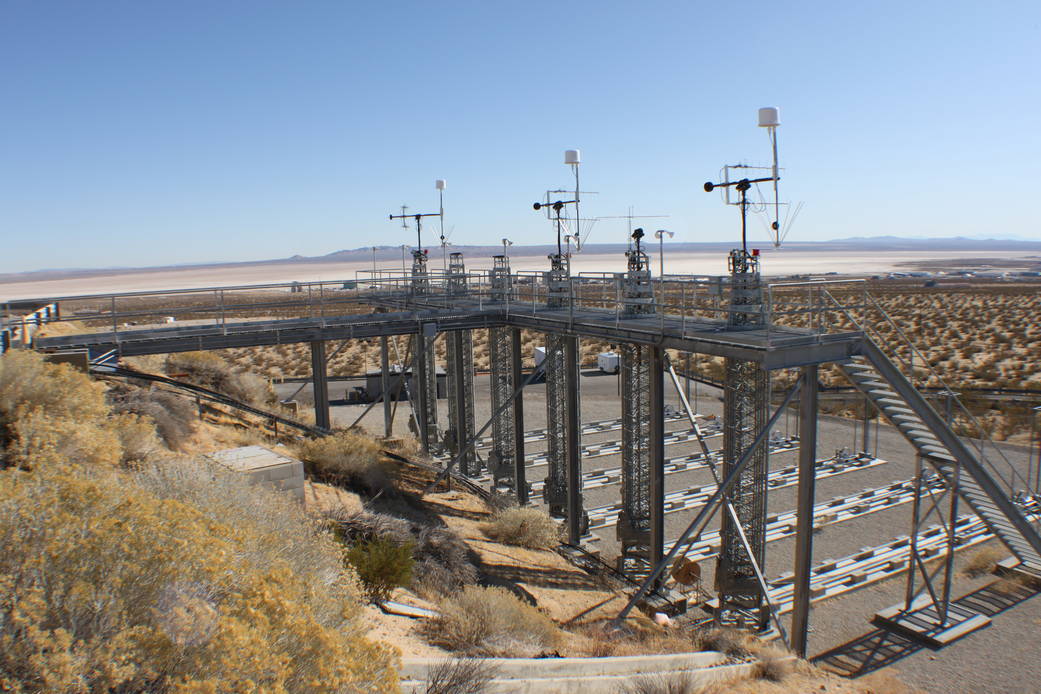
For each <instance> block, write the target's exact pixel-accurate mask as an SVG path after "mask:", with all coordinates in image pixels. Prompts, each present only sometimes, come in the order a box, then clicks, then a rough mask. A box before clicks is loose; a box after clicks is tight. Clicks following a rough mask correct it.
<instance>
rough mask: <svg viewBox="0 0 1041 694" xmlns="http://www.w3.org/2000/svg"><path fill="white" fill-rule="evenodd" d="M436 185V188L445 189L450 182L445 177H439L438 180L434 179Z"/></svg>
mask: <svg viewBox="0 0 1041 694" xmlns="http://www.w3.org/2000/svg"><path fill="white" fill-rule="evenodd" d="M434 186H435V187H436V188H437V189H438V190H444V189H445V188H447V187H448V182H447V181H445V179H443V178H439V179H437V180H436V181H434Z"/></svg>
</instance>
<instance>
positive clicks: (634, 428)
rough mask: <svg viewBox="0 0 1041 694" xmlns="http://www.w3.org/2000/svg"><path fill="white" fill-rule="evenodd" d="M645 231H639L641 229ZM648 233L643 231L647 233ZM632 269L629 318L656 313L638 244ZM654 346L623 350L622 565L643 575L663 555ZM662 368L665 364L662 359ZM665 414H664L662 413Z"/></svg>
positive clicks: (626, 302)
mask: <svg viewBox="0 0 1041 694" xmlns="http://www.w3.org/2000/svg"><path fill="white" fill-rule="evenodd" d="M638 231H639V230H638ZM641 236H642V233H641ZM625 255H626V257H627V258H628V269H627V271H626V273H625V278H624V280H623V284H622V304H623V311H624V313H625V315H626V316H627V317H629V318H634V317H639V316H649V315H653V314H654V312H655V307H654V289H653V287H652V285H651V271H650V266H649V265H648V260H647V254H646V253H644V252H643V250H641V249H640V242H639V238H637V240H636V247H635V248H634V249H632V250H629V251H627V252H626V254H625ZM655 349H658V348H656V347H653V346H651V345H643V344H636V343H632V342H623V343H622V344H621V345H620V347H619V352H620V353H621V390H622V510H621V513H620V514H619V516H618V524H617V526H616V528H617V534H618V535H617V537H618V540H619V542H621V545H622V549H621V554H620V555H619V556H618V569H619V570H620V571H623V572H625V573H626V574H628V575H630V576H633V577H637V576H641V575H646V573H647V571H648V570H649V569H650V567H651V566H653V565H654V564H655V563H656V562H657V561H658V559H659V558H660V554H661V548H657V549H655V548H653V547H652V541H651V516H652V513H653V509H652V499H651V478H652V466H653V461H652V460H651V448H652V441H651V436H652V432H651V419H652V415H651V409H652V407H651V379H652V377H653V376H654V374H652V373H651V370H652V363H651V362H652V352H653V351H654V350H655ZM658 369H659V371H660V369H661V363H660V358H659V360H658ZM659 416H660V413H659Z"/></svg>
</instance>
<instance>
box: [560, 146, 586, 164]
mask: <svg viewBox="0 0 1041 694" xmlns="http://www.w3.org/2000/svg"><path fill="white" fill-rule="evenodd" d="M564 163H565V164H571V165H576V164H581V163H582V155H581V154H580V153H579V151H578V150H577V149H566V150H564Z"/></svg>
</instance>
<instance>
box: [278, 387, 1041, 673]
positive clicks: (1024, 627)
mask: <svg viewBox="0 0 1041 694" xmlns="http://www.w3.org/2000/svg"><path fill="white" fill-rule="evenodd" d="M582 376H583V377H582V379H581V387H582V420H583V421H585V422H591V421H600V420H605V419H611V418H616V417H619V416H620V415H621V406H620V402H619V398H618V390H617V388H618V381H617V378H616V377H614V376H607V375H603V374H600V373H599V372H596V371H588V370H587V371H584V372H583V374H582ZM475 383H476V389H475V390H476V393H475V405H476V418H477V422H478V427H480V426H481V424H482V423H483V422H484V421H486V420H487V418H488V417H489V416H490V406H489V394H488V385H487V384H488V379H487V377H486V376H481V375H479V376H478V377H477V379H475ZM353 385H356V384H354V383H348V382H339V381H338V382H334V383H331V384H330V390H331V392H332V394H333V397H334V398H335V397H336V396H337V395H340V394H342V393H344V392H347V391H349V390H350V388H351V386H353ZM298 387H299V384H280V385H277V386H276V389H277V390H278V392H279V395H280V396H283V397H284V396H286V395H288V394H289V393H291V392H293V391H294V390H296V389H297V388H298ZM666 387H667V401H668V402H669V404H670V405H671V406H673V407H677V408H678V407H679V406H680V405H679V400H678V398H677V397H676V395H675V393H674V392H671V391H672V387H671V384H670V383H668V380H667V383H666ZM309 390H310V389H309V387H307V386H305V388H304V389H303V391H302V392H301V394H300V395H299V396H298V399H302V400H304V401H306V400H307V399H309V397H310V392H309ZM692 390H693V386H692ZM692 396H693V392H692ZM692 399H693V398H692ZM438 404H439V408H440V418H441V421H442V422H444V420H445V419H446V418H447V403H446V402H445V401H444V400H441V401H439V403H438ZM401 406H403V407H407V404H406V403H401ZM695 409H696V410H697V411H698V412H699V413H702V414H705V415H717V416H721V415H722V401H721V398H720V393H719V391H718V390H716V389H714V388H711V387H707V386H703V385H702V386H698V387H697V398H696V405H695ZM363 410H364V406H358V405H338V406H334V407H333V409H332V416H333V420H334V422H335V423H336V424H338V425H347V424H350V423H351V422H353V421H354V419H355V418H356V417H357V416H358V415H359V414H360V413H361V412H362V411H363ZM524 413H525V429H527V430H531V429H538V428H543V427H544V426H545V421H546V413H545V390H544V386H543V385H541V384H533V385H532V386H529V388H528V389H526V390H525V393H524ZM401 414H403V413H402V412H399V417H398V421H397V422H396V425H395V433H397V434H402V433H406V432H407V429H405V427H404V422H405V419H404V418H403V417H401ZM362 424H363V426H365V427H366V428H368V429H369V430H370V431H371V432H372V433H373V434H382V426H383V416H382V407H381V406H380V405H377V406H376V407H374V408H373V409H372V411H371V412H370V413H369V414H368V415H367V416H366V417H365V419H364V420H363V422H362ZM685 428H686V427H685V426H684V425H683V424H682V423H681V422H674V423H670V424H667V426H666V430H683V429H685ZM776 430H778V431H780V433H785V434H787V433H790V434H795V433H797V430H798V425H797V422H796V420H795V417H794V416H790V415H786V416H783V417H782V418H781V420H780V421H779V423H778V426H777V428H776ZM860 434H861V432H860V426H859V422H853V421H851V420H845V419H839V418H835V417H827V416H822V417H821V418H820V422H819V427H818V448H817V453H818V458H824V457H828V456H830V455H832V454H833V453H834V452H835V451H836V450H839V449H842V448H850V449H859V448H860V438H861V436H860ZM619 439H621V432H620V431H613V432H606V433H599V434H595V435H587V436H584V437H583V443H585V444H588V443H595V442H600V441H611V440H619ZM709 445H710V447H711V448H712V449H713V450H715V449H718V448H720V447H721V446H722V438H715V439H710V444H709ZM871 446H872V449H871V452H872V453H874V454H875V455H877V456H878V457H880V458H882V459H884V460H886V461H887V463H886V464H885V465H882V466H879V467H876V468H871V469H867V470H857V471H854V472H849V473H846V474H841V475H836V476H834V477H830V478H827V479H824V480H819V481H818V483H817V488H816V500H817V502H818V503H821V502H823V501H826V500H828V499H831V498H833V497H838V496H845V495H848V494H852V493H855V492H858V491H861V490H864V489H868V488H874V487H879V486H882V485H886V484H889V483H891V482H894V481H898V480H906V479H909V478H911V477H912V476H913V475H914V471H915V463H914V455H913V449H912V448H911V447H910V446H909V445H908V444H907V443H906V442H905V441H904V439H903V438H902V437H901V435H900V434H899V432H897V431H896V430H895V429H893V428H892V427H889V426H886V425H882V426H879V427H877V428H876V427H874V426H873V427H872V432H871ZM1001 448H1002V450H1003V451H1005V453H1006V455H1007V456H1009V458H1010V459H1011V460H1012V461H1013V463H1014V464H1016V465H1017V466H1018V467H1020V469H1025V465H1026V461H1027V456H1028V452H1027V450H1026V449H1025V448H1023V447H1018V446H1001ZM527 450H528V452H534V451H542V450H545V446H544V444H543V443H541V442H539V443H529V444H528V446H527ZM698 450H699V447H698V444H697V443H696V442H694V443H685V444H676V445H670V446H668V447H667V448H666V457H672V456H677V455H683V454H687V453H694V452H696V451H698ZM797 460H798V454H797V452H784V453H779V454H775V455H773V456H771V459H770V467H771V469H778V468H781V467H785V466H788V465H793V464H795V463H796V462H797ZM620 464H621V459H620V456H619V455H617V454H616V455H612V456H603V457H596V458H590V459H586V460H584V461H583V469H584V470H586V471H591V470H596V469H600V468H606V467H617V466H619V465H620ZM545 474H546V467H545V466H542V467H539V468H534V469H532V470H531V471H530V472H529V476H528V478H529V481H532V480H540V479H542V478H543V477H545ZM711 481H712V478H711V475H710V473H709V472H708V471H707V470H700V471H695V472H685V473H679V474H672V475H668V476H667V477H666V491H674V490H680V489H686V488H688V487H690V486H695V485H703V484H708V483H709V482H711ZM618 500H619V487H618V486H613V487H604V488H599V489H591V490H589V491H588V492H587V493H586V495H585V499H584V503H585V505H586V507H587V508H591V507H594V506H600V505H606V504H611V503H615V502H617V501H618ZM795 504H796V488H795V487H794V486H792V487H787V488H784V489H775V490H771V492H770V499H769V512H770V513H777V512H781V511H787V510H791V509H794V508H795ZM963 509H964V506H963ZM696 513H697V509H696V508H695V509H687V510H684V511H679V512H675V513H670V514H667V515H666V538H667V539H670V540H671V539H673V538H675V537H677V536H678V535H679V534H680V532H682V530H683V529H684V528H685V527H686V525H687V524H688V523H689V522H690V521H691V520H692V519H693V517H694V515H695V514H696ZM910 518H911V504H909V503H907V504H902V505H899V506H895V507H893V508H890V509H887V510H885V511H880V512H876V513H871V514H868V515H865V516H862V517H859V518H856V519H853V520H850V521H846V522H843V523H838V524H835V525H831V526H828V527H825V528H823V529H822V530H821V531H819V532H818V533H816V534H815V535H814V538H813V542H814V546H813V557H814V562H815V563H817V562H821V561H824V560H825V559H829V558H838V557H841V556H845V555H848V554H851V553H853V552H856V551H858V550H860V549H862V548H864V547H870V546H875V545H879V544H882V543H884V542H887V541H888V540H890V539H892V538H894V537H896V536H898V535H905V534H907V533H908V532H909V530H910ZM930 522H935V520H932V521H930ZM710 527H718V521H714V522H713V523H712V524H711V526H710ZM595 532H596V534H597V536H598V538H599V541H597V542H595V543H593V544H594V546H595V547H596V548H597V549H599V550H600V551H601V552H602V554H603V556H604V557H605V558H606V559H609V560H610V559H613V557H614V556H616V555H617V551H618V545H617V543H616V541H615V537H614V535H615V533H614V529H613V527H608V528H603V529H599V530H597V531H595ZM987 544H988V545H995V546H999V547H1000V545H999V544H998V543H996V542H990V543H987ZM983 546H986V545H983ZM980 547H982V546H977V547H976V548H972V549H969V550H967V551H966V552H963V553H961V554H959V555H958V559H957V562H956V564H958V565H963V564H964V563H965V562H967V561H968V560H969V559H970V558H971V557H972V556H973V555H974V554H975V553H977V552H979V551H980ZM793 556H794V539H793V538H787V539H783V540H779V541H776V542H771V543H770V544H768V545H767V558H766V562H765V573H766V575H767V577H774V576H777V575H779V574H781V573H784V572H787V571H791V570H792V568H793V566H792V558H793ZM703 564H704V565H705V566H703V571H704V576H705V585H706V586H707V587H711V576H712V569H713V566H712V565H713V564H714V562H713V561H711V560H709V561H705V562H703ZM993 582H994V578H993V577H984V578H977V579H970V578H967V577H965V576H964V575H962V574H960V573H959V575H958V577H957V580H956V581H955V583H954V587H953V591H952V595H953V596H964V595H967V594H970V593H972V592H973V591H979V590H981V589H984V590H986V589H985V588H984V587H985V586H986V585H988V584H990V583H993ZM904 586H905V578H904V577H897V578H894V579H890V580H888V581H885V582H881V583H877V584H874V585H871V586H869V587H867V588H863V589H861V590H859V591H855V592H851V593H847V594H845V595H843V596H839V597H837V598H832V599H830V600H826V601H823V602H821V603H818V604H816V605H815V606H814V609H813V613H812V615H811V619H810V623H811V633H810V653H811V654H813V653H816V654H821V653H825V652H828V651H829V650H831V649H834V648H836V647H837V646H841V645H842V644H847V643H848V642H854V641H855V640H856V639H861V638H863V641H862V642H861V643H860V644H859V646H860V647H859V650H860V651H863V653H867V654H873V655H870V656H866V655H863V654H862V655H861V656H860V660H865V659H867V660H868V664H867V665H859V664H856V663H855V662H854V661H855V659H854V658H851V657H849V656H834V657H830V658H828V659H827V662H828V663H829V664H830V665H832V666H834V667H837V668H840V669H841V668H848V669H853V668H862V670H863V672H865V673H866V672H868V671H870V670H873V669H877V668H878V667H885V666H889V665H890V664H895V666H896V667H897V669H898V670H899V671H900V676H901V677H902V678H903V679H905V680H906V681H908V682H909V683H911V684H913V685H915V686H918V687H920V688H922V689H924V690H926V691H928V692H933V693H940V692H965V691H972V692H981V693H982V692H995V693H997V692H1002V693H1005V692H1041V658H1038V647H1037V646H1036V644H1035V643H1034V640H1033V639H1032V638H1029V636H1028V634H1029V635H1030V636H1032V635H1033V634H1034V633H1036V632H1037V628H1038V625H1039V624H1041V600H1039V599H1036V598H1035V597H1033V596H1034V594H1033V593H1032V592H1029V591H1026V592H1025V595H1020V596H1013V597H1012V598H1010V597H1008V596H1006V595H1004V594H999V593H996V592H994V591H987V592H985V593H982V594H981V598H980V599H981V600H984V599H985V602H986V605H987V606H988V608H987V609H989V610H1000V613H997V614H995V615H994V617H993V624H992V625H991V626H990V627H989V628H987V629H984V630H981V631H979V632H976V633H974V634H972V635H970V636H969V637H967V638H965V639H963V640H961V641H959V642H956V643H955V644H952V645H950V646H948V647H946V648H945V649H942V650H940V651H937V652H933V651H930V650H928V649H922V648H919V647H917V646H915V645H913V644H909V643H908V642H906V641H903V640H900V639H897V638H894V637H892V636H888V637H886V636H884V633H883V632H879V631H878V630H877V629H875V628H874V627H873V626H872V625H871V624H870V619H871V616H872V615H873V614H874V613H875V612H877V611H878V610H881V609H883V608H885V607H888V606H890V605H892V604H895V603H897V602H900V601H902V600H903V595H904ZM1013 603H1014V604H1015V607H1014V609H1006V608H1007V606H1008V605H1010V604H1013ZM980 604H982V603H980ZM784 621H785V623H786V627H787V621H788V620H787V618H785V619H784ZM879 634H883V636H882V637H880V636H879ZM853 650H858V649H853Z"/></svg>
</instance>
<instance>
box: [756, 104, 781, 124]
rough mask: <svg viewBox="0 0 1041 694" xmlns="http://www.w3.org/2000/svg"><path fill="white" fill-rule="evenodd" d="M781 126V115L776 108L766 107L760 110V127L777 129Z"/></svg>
mask: <svg viewBox="0 0 1041 694" xmlns="http://www.w3.org/2000/svg"><path fill="white" fill-rule="evenodd" d="M780 124H781V113H780V111H778V109H777V107H775V106H766V107H764V108H761V109H759V127H760V128H776V127H777V126H778V125H780Z"/></svg>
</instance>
